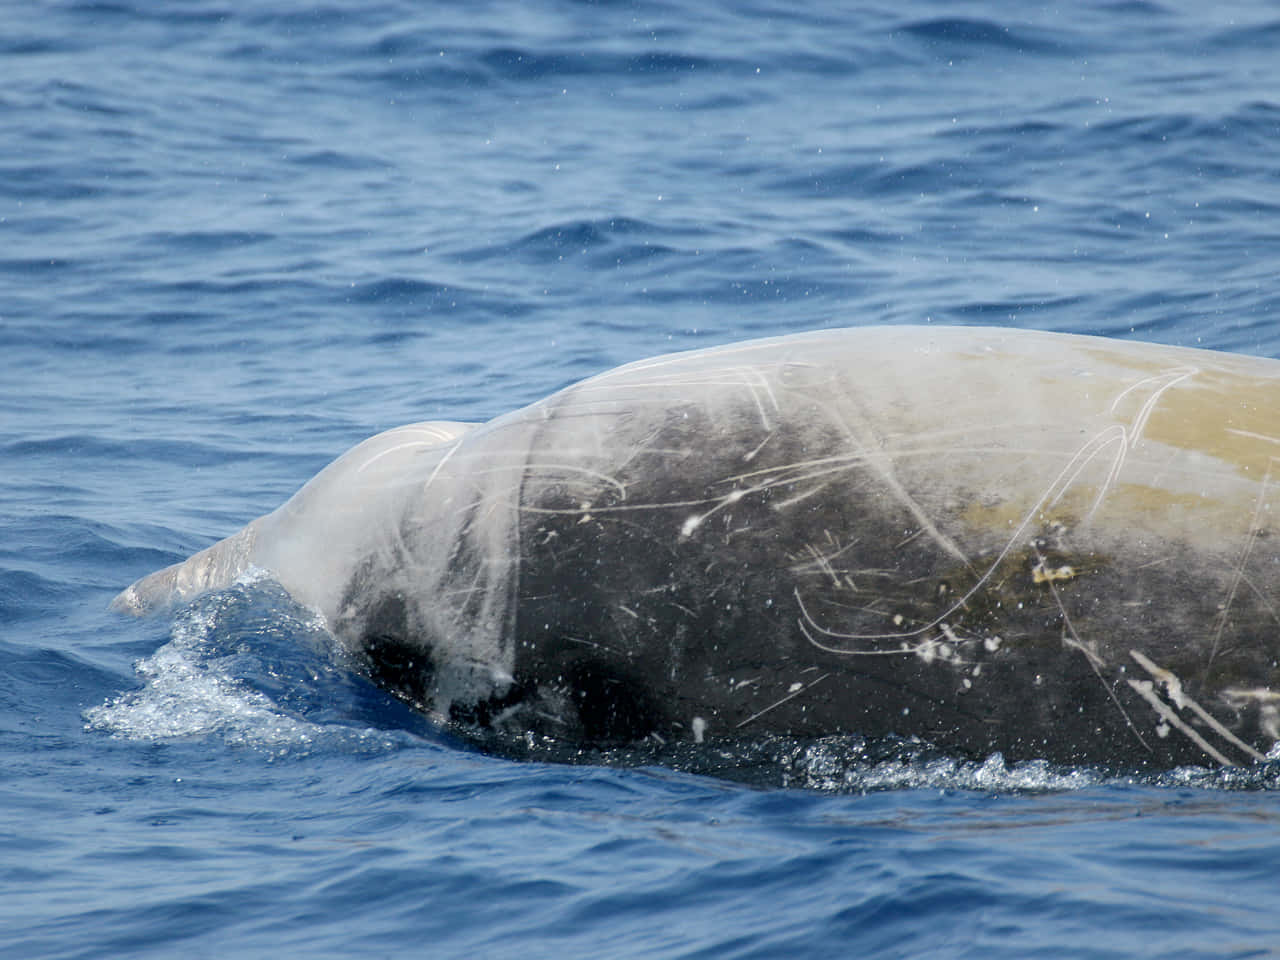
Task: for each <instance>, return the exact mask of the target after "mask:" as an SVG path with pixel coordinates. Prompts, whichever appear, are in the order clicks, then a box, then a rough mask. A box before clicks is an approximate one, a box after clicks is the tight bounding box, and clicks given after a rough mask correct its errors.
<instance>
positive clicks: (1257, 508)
mask: <svg viewBox="0 0 1280 960" xmlns="http://www.w3.org/2000/svg"><path fill="white" fill-rule="evenodd" d="M1275 462H1276V458H1275V457H1270V458H1268V460H1267V472H1266V473H1265V474H1264V475H1263V477H1262V487H1261V488H1260V489H1259V490H1258V499H1257V502H1256V503H1254V505H1253V517H1252V519H1250V521H1249V535H1248V536H1247V537H1245V541H1244V548H1243V549H1242V550H1241V552H1240V559H1239V560H1238V561H1236V567H1235V573H1234V575H1233V576H1232V578H1231V587H1230V588H1229V589H1228V590H1227V599H1226V601H1225V602H1224V603H1223V605H1222V615H1221V616H1220V617H1219V618H1218V625H1217V627H1216V629H1215V630H1214V631H1213V646H1212V647H1210V648H1209V659H1208V660H1207V661H1206V662H1205V665H1204V672H1205V676H1208V674H1209V670H1210V668H1212V667H1213V658H1214V657H1216V656H1217V655H1218V647H1219V646H1220V645H1221V643H1222V635H1223V633H1225V632H1226V629H1227V621H1228V620H1229V619H1230V617H1231V605H1232V604H1233V603H1235V599H1236V593H1237V592H1238V591H1239V589H1240V582H1241V581H1242V580H1243V579H1244V568H1245V566H1246V565H1247V564H1248V562H1249V555H1250V554H1251V553H1253V546H1254V544H1255V543H1257V540H1258V531H1259V526H1260V524H1261V522H1262V507H1263V504H1264V503H1266V499H1267V485H1268V484H1269V483H1270V482H1271V467H1272V466H1273V465H1274V464H1275Z"/></svg>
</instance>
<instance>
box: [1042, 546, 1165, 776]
mask: <svg viewBox="0 0 1280 960" xmlns="http://www.w3.org/2000/svg"><path fill="white" fill-rule="evenodd" d="M1036 557H1037V558H1038V559H1039V561H1040V563H1041V564H1042V565H1043V564H1044V557H1043V556H1042V555H1041V553H1040V551H1039V550H1037V551H1036ZM1046 582H1047V583H1048V584H1049V592H1050V593H1052V594H1053V602H1054V603H1056V604H1057V605H1058V611H1059V612H1060V613H1061V614H1062V625H1063V627H1064V628H1065V630H1066V633H1064V635H1063V640H1065V641H1067V645H1068V646H1070V647H1073V648H1075V649H1076V650H1079V651H1080V652H1081V653H1082V654H1084V657H1085V659H1086V660H1088V661H1089V666H1090V667H1092V668H1093V672H1094V675H1095V676H1096V677H1097V678H1098V682H1099V683H1101V684H1102V689H1103V690H1105V691H1107V696H1109V697H1110V698H1111V702H1112V703H1114V704H1115V705H1116V709H1117V710H1119V711H1120V716H1122V717H1124V722H1125V724H1126V725H1127V726H1128V727H1129V729H1130V730H1131V731H1133V735H1134V736H1135V737H1137V738H1138V742H1139V743H1140V744H1142V746H1143V747H1144V748H1145V749H1146V751H1147V752H1148V753H1154V752H1155V751H1154V750H1152V749H1151V745H1150V744H1148V743H1147V741H1146V740H1145V739H1144V738H1143V736H1142V732H1141V731H1140V730H1139V729H1138V728H1137V726H1136V725H1135V724H1134V722H1133V720H1132V719H1131V718H1130V717H1129V713H1128V711H1126V710H1125V708H1124V705H1123V704H1122V703H1121V702H1120V698H1119V697H1117V696H1116V692H1115V691H1114V690H1112V689H1111V685H1110V684H1109V683H1107V681H1106V678H1105V677H1103V675H1102V667H1103V666H1105V665H1106V661H1104V660H1103V659H1102V657H1101V656H1099V655H1098V651H1097V649H1096V648H1095V645H1094V644H1092V643H1088V644H1087V643H1085V642H1084V641H1083V640H1081V639H1080V634H1078V633H1076V628H1075V625H1074V624H1073V623H1072V622H1071V617H1070V616H1069V615H1068V614H1067V608H1066V606H1065V605H1064V604H1063V602H1062V597H1061V595H1060V594H1059V593H1058V588H1057V587H1056V586H1054V583H1053V581H1052V580H1048V581H1046Z"/></svg>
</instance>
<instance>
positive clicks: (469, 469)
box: [115, 327, 1280, 767]
mask: <svg viewBox="0 0 1280 960" xmlns="http://www.w3.org/2000/svg"><path fill="white" fill-rule="evenodd" d="M1278 491H1280V362H1277V361H1273V360H1263V359H1257V358H1249V357H1239V356H1232V355H1227V354H1220V353H1213V352H1208V351H1200V350H1188V349H1181V348H1174V347H1165V346H1156V345H1151V344H1139V343H1130V342H1120V341H1109V340H1103V339H1098V338H1092V337H1080V336H1069V335H1062V334H1049V333H1038V332H1031V331H1016V330H998V329H980V328H958V327H956V328H947V327H940V328H939V327H881V328H874V327H873V328H859V329H849V330H835V331H828V332H820V333H812V334H803V335H798V336H792V337H780V338H774V339H769V340H760V341H753V342H748V343H743V344H737V345H733V346H727V347H719V348H713V349H709V350H700V351H695V352H691V353H683V354H675V355H671V356H665V357H658V358H656V359H653V360H647V361H643V362H640V363H633V364H630V365H628V366H625V367H621V368H619V369H617V370H614V371H611V372H609V373H605V374H602V375H600V376H598V377H595V378H592V379H590V380H586V381H584V382H582V383H580V384H577V385H575V386H572V387H569V388H567V389H565V390H562V391H560V392H559V393H556V394H554V395H553V396H551V397H548V398H547V399H545V400H542V401H540V402H538V403H535V404H533V405H531V406H529V407H526V408H524V409H522V410H519V411H516V412H514V413H511V414H508V415H506V416H503V417H499V418H498V419H496V420H493V421H491V422H489V423H486V424H481V425H468V424H454V423H422V424H413V425H410V426H406V427H401V428H398V429H396V430H391V431H388V432H387V433H383V434H379V435H378V436H376V437H373V438H372V439H370V440H367V441H365V442H364V443H362V444H360V445H359V446H357V447H356V448H354V449H353V450H351V451H350V452H348V453H347V454H345V455H344V456H342V457H341V458H339V459H338V460H336V461H335V462H334V463H333V464H331V465H330V466H329V467H327V468H326V469H325V470H323V471H322V472H321V473H320V474H318V475H317V476H316V477H315V478H314V479H313V480H312V481H311V482H310V483H308V484H307V485H306V486H305V487H303V489H302V490H301V491H299V492H298V494H297V495H295V496H294V497H293V498H292V499H291V500H289V501H288V502H287V503H285V504H284V505H283V506H281V507H280V508H279V509H278V510H276V511H275V512H274V513H270V514H268V515H266V516H264V517H261V518H259V519H257V520H254V521H253V522H252V523H250V524H249V525H248V526H247V527H245V528H244V529H243V530H241V531H240V532H238V533H236V534H234V535H232V536H231V537H228V538H227V539H226V540H223V541H221V542H220V543H218V544H215V545H213V546H212V547H210V548H208V549H207V550H204V551H201V552H200V553H197V554H196V555H195V556H193V557H191V558H190V559H189V560H187V561H185V562H184V563H180V564H177V565H175V566H173V567H170V568H168V569H166V570H161V571H159V572H157V573H154V574H152V575H150V576H148V577H145V578H143V579H142V580H139V581H138V582H137V583H135V584H134V585H133V586H131V587H129V588H128V589H127V590H125V591H124V592H123V593H122V594H121V595H120V596H119V597H118V598H117V599H116V601H115V606H116V607H118V608H120V609H122V610H126V611H129V612H133V613H141V612H145V611H147V610H150V609H153V608H157V607H160V606H163V605H165V604H169V603H172V602H175V601H180V600H183V599H187V598H190V597H192V596H195V595H196V594H198V593H201V592H203V591H206V590H211V589H217V588H219V587H224V586H226V585H229V584H230V583H231V582H232V581H233V580H234V579H235V578H236V577H238V576H239V575H240V574H241V573H243V572H244V571H245V570H246V569H248V568H249V567H250V566H256V567H261V568H265V569H266V570H268V571H270V572H271V573H272V575H273V576H275V577H276V578H277V579H278V580H279V582H280V583H281V584H282V585H283V586H284V587H285V588H286V589H287V590H288V591H289V592H290V593H291V594H292V595H293V596H294V597H295V598H296V599H297V600H299V601H300V602H302V603H305V604H308V605H310V606H312V607H314V608H316V609H317V610H319V611H320V612H321V613H322V614H323V615H324V617H325V619H326V621H327V623H328V625H329V628H330V630H331V631H332V633H333V634H334V636H335V637H337V638H338V640H339V641H340V642H341V643H342V644H344V645H345V646H346V647H347V648H348V649H349V650H350V651H351V652H352V653H353V654H355V655H356V656H357V657H358V658H359V659H360V661H361V662H363V663H364V664H365V666H366V668H367V670H368V672H369V675H370V676H371V677H372V678H373V679H375V680H376V681H377V682H379V683H380V684H382V685H384V686H386V687H387V688H388V689H390V690H392V691H394V692H395V693H396V694H397V695H399V696H401V697H403V698H405V699H406V700H408V701H410V702H412V703H413V704H415V705H416V706H418V707H419V708H420V709H422V710H425V711H427V712H429V713H431V714H433V715H436V716H438V717H439V718H441V719H443V720H445V721H446V722H450V723H453V724H456V725H457V726H458V727H459V729H463V730H466V729H480V730H485V731H487V733H486V735H489V734H496V735H497V736H499V737H502V736H507V735H511V736H516V737H519V736H523V735H525V734H527V733H528V732H530V731H532V732H534V733H538V734H545V735H549V736H554V737H557V738H561V739H563V740H565V741H567V742H584V743H615V742H625V741H628V740H636V739H640V738H644V737H649V736H656V737H660V738H663V739H665V740H672V739H677V740H678V739H688V740H698V741H700V740H702V739H704V738H707V739H712V738H752V737H758V736H760V735H763V734H785V735H790V736H796V737H809V736H813V737H817V736H825V735H829V734H841V733H843V734H859V735H863V736H867V737H878V736H890V735H893V736H903V737H920V738H922V739H925V740H927V741H930V742H932V743H933V744H935V745H937V746H939V747H942V748H944V749H947V750H953V751H957V752H960V753H965V754H972V755H979V756H980V755H985V754H988V753H990V752H992V751H996V750H999V751H1002V752H1003V753H1004V755H1005V756H1006V758H1009V759H1024V758H1046V759H1049V760H1053V761H1059V762H1065V763H1080V762H1085V763H1100V764H1105V765H1111V766H1121V767H1172V766H1176V765H1180V764H1186V763H1219V764H1241V763H1248V762H1252V761H1255V760H1258V759H1261V758H1262V757H1263V756H1264V755H1265V754H1266V752H1267V751H1268V750H1269V749H1270V748H1271V746H1272V744H1273V743H1274V742H1275V741H1277V740H1280V538H1277V537H1276V536H1275V535H1274V534H1275V532H1276V531H1275V525H1276V523H1277V522H1278V520H1277V518H1280V492H1278Z"/></svg>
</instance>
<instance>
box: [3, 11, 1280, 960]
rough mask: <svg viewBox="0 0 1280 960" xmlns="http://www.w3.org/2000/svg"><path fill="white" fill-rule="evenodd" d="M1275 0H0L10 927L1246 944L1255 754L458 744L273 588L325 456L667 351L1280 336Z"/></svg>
mask: <svg viewBox="0 0 1280 960" xmlns="http://www.w3.org/2000/svg"><path fill="white" fill-rule="evenodd" d="M1278 44H1280V6H1278V5H1276V4H1275V3H1262V2H1255V3H1244V2H1241V3H1219V4H1205V3H1192V2H1187V0H1182V2H1165V3H1157V2H1145V0H1118V2H1089V3H1084V4H1078V5H1069V6H1041V5H1028V4H1022V3H1013V2H996V0H985V2H981V0H972V2H963V0H961V2H948V3H943V2H927V0H903V2H898V3H894V4H878V3H873V4H834V3H818V4H810V5H794V4H782V3H776V2H772V0H753V2H746V3H729V2H726V0H711V2H708V3H704V4H696V5H688V4H671V3H666V2H660V0H653V2H622V0H619V2H600V3H586V2H570V0H536V2H527V3H516V2H480V3H447V2H445V3H433V4H414V3H409V2H407V0H406V2H385V0H384V2H378V0H374V2H371V3H361V4H357V3H351V2H341V0H335V2H330V3H326V4H316V3H302V2H296V0H264V2H262V3H253V4H250V3H234V2H231V0H145V2H144V0H115V2H41V0H37V2H28V3H18V2H9V3H4V4H0V770H2V771H3V776H2V777H0V956H3V957H5V958H28V957H31V958H35V957H39V958H97V957H103V958H118V957H157V958H158V957H174V956H183V957H193V958H201V957H219V958H221V957H238V958H251V957H272V958H278V957H293V956H306V957H309V958H329V957H332V958H345V957H368V958H374V957H405V956H423V957H469V958H470V957H520V958H533V957H556V958H560V960H564V958H570V957H601V956H608V957H708V958H709V957H717V958H719V957H739V958H746V957H783V956H785V957H830V956H857V957H965V956H974V957H977V956H981V957H984V958H986V957H1010V958H1013V957H1018V958H1023V957H1073V958H1075V957H1089V958H1102V957H1135V956H1151V957H1157V956H1158V957H1161V958H1170V957H1257V956H1271V955H1277V954H1280V868H1277V866H1276V864H1277V863H1278V862H1280V800H1278V796H1280V793H1278V791H1280V765H1277V764H1264V765H1261V766H1259V767H1257V768H1253V769H1249V770H1226V771H1212V770H1202V769H1183V770H1174V771H1169V772H1167V773H1165V774H1162V775H1159V776H1154V777H1150V778H1146V779H1142V780H1134V779H1131V778H1123V777H1117V776H1115V775H1111V774H1108V773H1106V772H1105V771H1098V770H1090V769H1062V768H1054V767H1049V766H1048V765H1046V764H1037V763H1029V764H1021V765H1010V764H1007V763H1005V762H1004V760H1003V759H1002V758H1001V757H999V756H993V757H989V758H986V759H985V760H977V761H973V760H970V761H965V760H960V759H957V758H948V757H943V756H933V755H927V754H924V753H921V754H919V755H917V756H910V755H907V756H899V755H895V756H880V755H875V754H873V753H868V752H866V751H862V750H860V748H859V745H858V744H856V743H853V742H847V741H846V742H839V743H837V742H832V743H819V744H788V743H764V744H761V745H760V753H759V755H758V756H752V757H745V758H744V757H734V758H723V757H718V756H716V755H714V754H705V755H701V756H697V757H692V758H690V759H689V762H688V763H684V764H679V763H658V762H655V763H651V764H647V763H643V762H638V761H637V760H636V759H635V758H634V757H632V758H630V759H629V760H628V761H627V762H619V761H618V758H617V757H612V756H608V755H596V756H582V757H579V758H576V759H577V760H578V761H579V762H575V763H546V762H537V761H530V762H514V761H511V760H504V759H499V758H494V757H489V756H485V755H483V754H480V753H478V752H476V751H475V750H474V749H472V748H469V747H467V746H466V745H463V744H460V743H458V742H455V741H454V740H453V739H452V738H451V737H450V736H449V735H448V734H447V733H444V732H442V731H440V730H437V729H433V728H432V727H431V725H430V724H429V723H427V722H426V721H425V720H424V719H423V718H422V717H420V716H418V715H416V714H414V713H413V712H412V711H410V710H408V709H407V708H405V707H404V706H402V705H401V704H399V703H398V702H397V701H395V700H394V699H392V698H391V697H389V696H388V695H386V694H384V693H382V692H381V691H379V690H377V689H376V688H374V687H372V686H371V685H369V684H368V683H367V682H365V681H364V680H362V679H361V678H360V677H358V676H355V675H354V674H352V673H351V672H350V671H349V670H347V669H346V668H345V667H344V666H343V665H342V663H341V662H340V661H339V660H338V659H337V658H336V657H335V656H334V654H333V651H332V648H331V645H330V644H329V641H328V637H327V635H326V634H325V632H324V629H323V626H322V625H321V624H319V623H318V622H317V621H316V619H315V617H314V615H313V614H311V613H310V612H309V611H308V610H306V609H303V608H300V607H298V606H297V605H295V604H293V603H292V602H291V601H290V600H289V599H288V597H286V596H284V595H283V594H282V593H281V592H280V591H279V590H278V588H275V587H274V586H273V585H272V584H271V583H270V581H268V580H263V579H258V580H251V581H248V582H245V583H242V584H239V585H237V586H236V587H235V588H234V589H232V590H230V591H226V592H224V593H220V594H216V595H211V596H207V597H204V598H202V599H200V600H198V601H196V602H195V603H193V604H192V605H190V606H189V607H186V608H184V609H181V610H178V611H176V612H174V613H173V614H172V615H171V616H163V617H159V618H153V619H149V620H141V621H136V620H131V619H127V618H123V617H120V616H118V615H115V614H113V613H111V612H109V611H108V610H107V609H106V608H107V603H108V601H109V600H110V598H111V597H112V596H113V595H114V594H115V593H116V592H117V591H118V590H119V589H121V588H122V587H123V586H125V585H127V584H128V583H129V582H131V581H132V580H133V579H135V578H136V577H137V576H139V575H141V574H143V573H146V572H149V571H150V570H152V569H155V568H157V567H160V566H162V565H164V564H167V563H171V562H174V561H176V560H178V559H181V558H183V557H185V556H186V555H188V554H189V553H191V552H193V551H195V550H198V549H200V548H202V547H204V546H207V545H208V544H209V543H211V542H213V541H214V540H215V539H218V538H220V537H222V536H225V535H227V534H228V533H230V532H232V531H234V530H236V529H238V528H239V527H240V526H242V525H243V524H244V523H245V522H246V521H247V520H249V519H251V518H253V517H255V516H258V515H260V514H262V513H264V512H267V511H269V510H271V509H273V508H274V507H275V506H277V505H278V504H279V503H280V502H282V501H283V500H284V499H285V498H286V497H288V496H289V495H290V494H291V493H292V492H293V491H294V490H295V489H296V488H297V487H298V486H299V485H301V483H302V482H304V481H305V480H306V479H308V478H309V477H310V476H311V475H313V474H314V473H315V472H316V471H317V470H318V469H319V468H320V467H321V466H323V465H324V464H325V463H326V462H327V461H329V460H330V459H332V458H333V457H334V456H336V455H338V454H339V453H341V452H342V451H344V450H345V449H347V448H348V447H349V446H351V445H352V444H354V443H355V442H357V441H358V440H360V439H363V438H364V437H367V436H369V435H371V434H373V433H375V432H377V431H379V430H382V429H385V428H387V427H391V426H394V425H397V424H400V423H405V422H409V421H413V420H422V419H430V418H441V419H460V420H476V419H487V418H489V417H492V416H494V415H496V414H499V413H502V412H505V411H507V410H510V409H512V408H515V407H517V406H520V405H522V404H524V403H527V402H530V401H532V400H534V399H537V398H539V397H541V396H543V395H545V394H546V393H549V392H550V391H552V390H554V389H556V388H558V387H561V386H563V385H565V384H567V383H570V382H572V381H574V380H577V379H579V378H582V377H584V376H587V375H590V374H593V373H596V372H599V371H600V370H603V369H606V368H608V367H611V366H614V365H616V364H619V363H622V362H625V361H628V360H632V359H638V358H641V357H644V356H649V355H653V354H657V353H662V352H666V351H669V350H676V349H684V348H692V347H701V346H707V345H711V344H716V343H723V342H729V341H734V340H740V339H744V338H747V337H753V336H762V335H773V334H779V333H787V332H793V331H800V330H810V329H818V328H822V327H830V326H857V325H861V324H872V323H935V324H941V323H981V324H995V325H1011V326H1025V327H1036V328H1041V329H1049V330H1062V331H1071V332H1077V333H1093V334H1104V335H1110V336H1116V337H1130V338H1138V339H1145V340H1154V341H1161V342H1167V343H1175V344H1185V345H1196V346H1204V347H1211V348H1216V349H1224V350H1233V351H1238V352H1243V353H1251V354H1257V355H1261V356H1269V357H1280V324H1278V323H1277V322H1276V321H1277V317H1280V289H1278V287H1277V283H1276V276H1277V273H1278V272H1280V270H1278V267H1280V93H1277V86H1276V81H1275V77H1276V67H1275V64H1276V54H1275V51H1276V49H1277V45H1278Z"/></svg>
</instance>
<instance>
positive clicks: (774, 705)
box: [734, 673, 831, 730]
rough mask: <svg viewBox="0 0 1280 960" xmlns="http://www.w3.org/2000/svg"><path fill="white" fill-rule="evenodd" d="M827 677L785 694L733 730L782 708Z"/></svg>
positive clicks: (823, 676)
mask: <svg viewBox="0 0 1280 960" xmlns="http://www.w3.org/2000/svg"><path fill="white" fill-rule="evenodd" d="M829 676H831V674H829V673H824V674H823V675H822V676H820V677H818V679H816V680H811V681H809V682H808V683H807V684H805V685H804V686H803V687H801V688H800V689H799V690H795V691H793V692H791V693H789V694H787V695H786V696H785V697H783V698H782V699H781V700H778V701H775V702H774V703H771V704H769V706H767V707H765V708H764V709H763V710H760V711H758V712H757V713H753V714H752V715H751V716H749V717H747V719H745V720H743V721H742V722H741V723H739V724H737V725H736V726H735V727H734V729H735V730H739V729H741V728H742V727H745V726H746V725H747V724H748V723H750V722H751V721H752V720H759V719H760V718H761V717H763V716H764V715H765V714H766V713H768V712H769V711H770V710H774V709H776V708H778V707H780V706H782V705H783V704H784V703H786V702H787V701H788V700H791V699H792V698H794V697H798V696H800V694H802V693H804V692H805V691H806V690H811V689H813V688H814V687H816V686H817V685H818V684H820V683H821V682H822V681H823V680H825V679H827V677H829Z"/></svg>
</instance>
